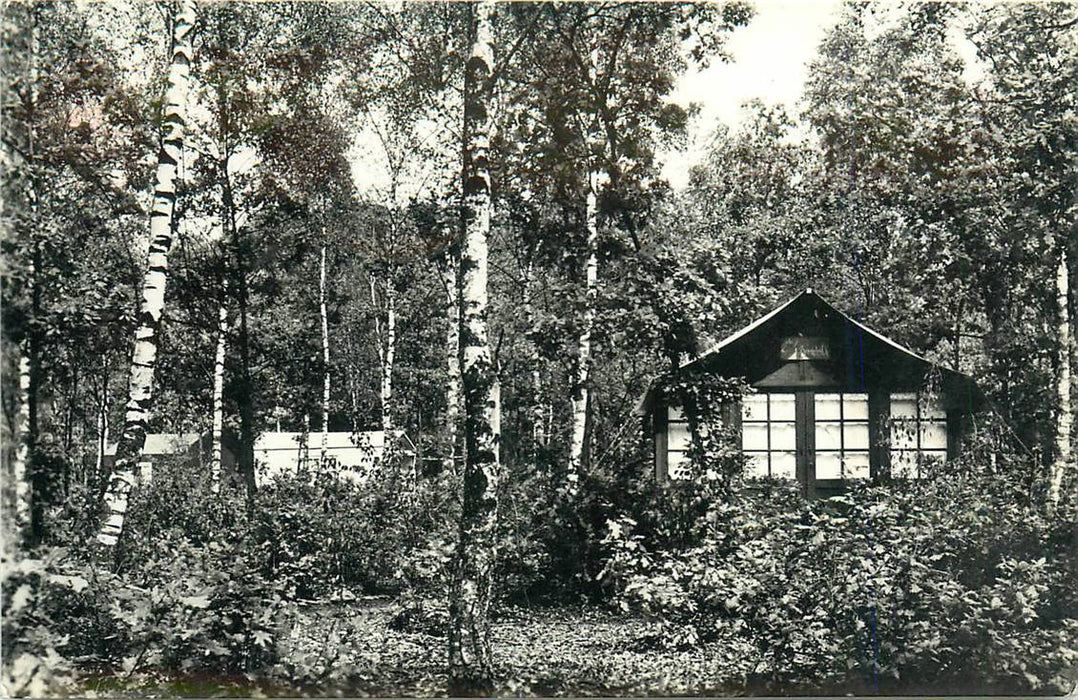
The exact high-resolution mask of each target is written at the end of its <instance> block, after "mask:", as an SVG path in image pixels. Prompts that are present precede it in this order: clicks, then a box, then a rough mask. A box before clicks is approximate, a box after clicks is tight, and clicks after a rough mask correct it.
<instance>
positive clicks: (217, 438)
mask: <svg viewBox="0 0 1078 700" xmlns="http://www.w3.org/2000/svg"><path fill="white" fill-rule="evenodd" d="M227 299H228V281H227V280H225V281H224V287H223V289H222V294H221V307H220V309H218V311H217V352H216V354H215V355H214V358H213V456H212V457H211V458H210V490H211V491H213V493H220V491H221V433H222V432H223V430H224V423H225V402H224V396H225V345H226V343H227V342H228V340H227V338H228V303H227Z"/></svg>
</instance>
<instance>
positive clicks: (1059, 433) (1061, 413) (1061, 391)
mask: <svg viewBox="0 0 1078 700" xmlns="http://www.w3.org/2000/svg"><path fill="white" fill-rule="evenodd" d="M1067 262H1068V261H1067V246H1066V242H1065V241H1064V242H1063V243H1062V244H1061V245H1060V251H1059V266H1058V267H1057V269H1056V303H1057V308H1058V313H1059V330H1058V339H1059V367H1058V369H1057V371H1056V400H1057V402H1058V404H1059V408H1058V413H1057V415H1056V425H1055V433H1056V434H1055V443H1056V444H1055V458H1054V460H1053V461H1052V470H1051V480H1050V483H1049V492H1048V499H1049V504H1050V505H1051V507H1053V508H1054V507H1055V506H1057V505H1058V504H1059V501H1060V498H1061V496H1062V490H1063V482H1064V480H1065V478H1066V476H1067V470H1068V469H1070V468H1073V464H1072V462H1073V459H1074V456H1073V447H1072V445H1071V431H1072V429H1073V426H1074V408H1073V406H1072V405H1071V350H1072V348H1071V327H1070V272H1069V269H1068V265H1067Z"/></svg>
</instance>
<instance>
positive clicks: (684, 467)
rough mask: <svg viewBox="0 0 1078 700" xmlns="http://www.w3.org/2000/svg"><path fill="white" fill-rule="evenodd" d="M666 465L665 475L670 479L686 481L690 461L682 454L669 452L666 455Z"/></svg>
mask: <svg viewBox="0 0 1078 700" xmlns="http://www.w3.org/2000/svg"><path fill="white" fill-rule="evenodd" d="M666 465H667V467H666V469H667V471H666V473H667V474H668V475H669V476H670V478H671V479H687V478H689V473H690V472H689V467H690V466H691V465H692V460H690V459H689V456H688V455H687V454H685V453H684V452H674V451H670V452H668V453H667V460H666Z"/></svg>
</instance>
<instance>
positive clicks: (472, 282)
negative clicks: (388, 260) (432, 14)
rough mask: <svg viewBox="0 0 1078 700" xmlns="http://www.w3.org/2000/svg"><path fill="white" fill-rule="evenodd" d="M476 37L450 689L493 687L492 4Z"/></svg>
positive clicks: (467, 106) (467, 170) (468, 118)
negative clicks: (489, 285) (489, 323)
mask: <svg viewBox="0 0 1078 700" xmlns="http://www.w3.org/2000/svg"><path fill="white" fill-rule="evenodd" d="M472 11H473V13H474V19H475V25H474V26H475V38H474V41H473V44H472V51H471V55H470V57H469V59H468V63H467V67H466V70H465V78H464V178H463V180H464V182H463V192H464V246H463V250H462V251H461V256H460V272H459V274H460V278H461V280H460V281H461V284H460V290H461V299H460V301H461V324H460V325H461V337H460V342H461V376H462V380H463V381H462V385H463V389H464V417H465V430H464V439H465V460H464V470H463V472H464V473H463V480H462V481H463V483H462V487H463V491H462V494H461V513H460V532H459V539H458V542H457V551H456V565H455V566H454V569H453V571H454V576H453V582H452V590H451V594H450V600H449V616H450V625H449V635H448V637H449V638H448V642H449V649H448V651H449V654H448V658H449V691H450V694H451V695H471V694H476V693H478V694H488V693H489V692H491V690H492V689H493V683H492V681H493V674H494V668H493V656H492V650H491V635H490V605H491V601H492V598H493V583H494V582H493V574H494V566H495V561H496V557H497V525H498V481H499V479H500V477H501V474H500V468H499V461H498V441H499V438H498V435H497V433H496V432H495V431H496V429H497V425H498V416H497V415H496V414H497V410H498V404H497V396H498V390H497V378H496V376H495V372H494V367H493V366H492V363H491V355H490V347H489V341H488V337H487V306H488V297H487V266H488V242H487V241H488V237H489V235H490V219H491V187H490V162H489V158H490V103H491V91H492V84H491V74H492V66H493V46H492V38H491V37H492V27H491V23H492V16H493V14H494V5H493V3H491V2H479V3H477V4H474V5H472Z"/></svg>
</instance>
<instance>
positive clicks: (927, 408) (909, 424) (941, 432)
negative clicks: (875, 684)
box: [891, 394, 947, 479]
mask: <svg viewBox="0 0 1078 700" xmlns="http://www.w3.org/2000/svg"><path fill="white" fill-rule="evenodd" d="M946 459H947V413H946V411H944V409H943V405H942V404H941V403H940V402H939V400H938V399H933V398H930V397H928V396H926V395H924V394H891V476H895V477H900V478H907V479H917V478H920V477H922V476H924V474H925V469H926V467H927V466H928V465H929V464H931V463H932V462H942V461H945V460H946Z"/></svg>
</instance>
